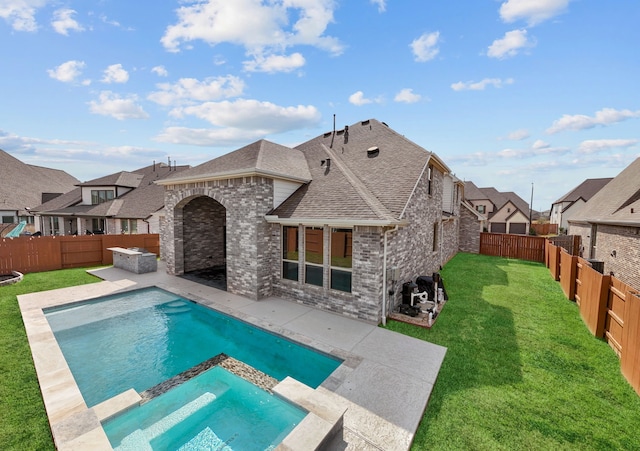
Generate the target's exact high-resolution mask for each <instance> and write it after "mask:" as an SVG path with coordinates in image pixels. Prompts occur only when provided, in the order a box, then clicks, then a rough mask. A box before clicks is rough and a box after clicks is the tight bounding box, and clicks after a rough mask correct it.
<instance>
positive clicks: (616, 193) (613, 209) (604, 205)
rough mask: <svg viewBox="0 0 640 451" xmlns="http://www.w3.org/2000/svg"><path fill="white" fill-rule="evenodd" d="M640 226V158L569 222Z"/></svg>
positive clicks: (599, 192) (598, 193) (590, 200)
mask: <svg viewBox="0 0 640 451" xmlns="http://www.w3.org/2000/svg"><path fill="white" fill-rule="evenodd" d="M580 221H586V222H593V223H602V224H619V225H629V226H634V227H637V226H640V158H637V159H636V160H635V161H634V162H632V163H631V164H630V165H629V166H627V167H626V168H625V169H624V170H623V171H622V172H621V173H620V174H618V175H617V176H616V177H614V178H613V180H611V181H610V182H609V183H607V184H606V185H605V186H604V187H603V188H602V189H601V190H600V191H598V192H597V193H596V194H594V196H593V197H592V198H591V199H589V200H588V201H587V203H586V204H585V205H584V208H583V209H582V211H581V212H580V214H579V215H577V216H576V217H574V218H573V219H570V220H569V222H580Z"/></svg>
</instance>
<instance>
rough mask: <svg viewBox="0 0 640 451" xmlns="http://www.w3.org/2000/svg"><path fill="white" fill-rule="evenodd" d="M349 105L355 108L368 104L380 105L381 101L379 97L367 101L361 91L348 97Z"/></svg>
mask: <svg viewBox="0 0 640 451" xmlns="http://www.w3.org/2000/svg"><path fill="white" fill-rule="evenodd" d="M349 103H351V104H353V105H356V106H362V105H367V104H369V103H382V99H381V98H380V97H378V98H375V99H367V98H366V97H365V96H364V93H363V92H362V91H356V92H354V93H353V94H351V95H350V96H349Z"/></svg>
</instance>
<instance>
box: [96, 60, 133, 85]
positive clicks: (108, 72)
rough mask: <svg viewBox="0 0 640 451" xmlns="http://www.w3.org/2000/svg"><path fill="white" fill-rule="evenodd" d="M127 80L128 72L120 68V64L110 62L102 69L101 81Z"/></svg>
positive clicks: (119, 81) (115, 81) (117, 81)
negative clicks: (109, 64)
mask: <svg viewBox="0 0 640 451" xmlns="http://www.w3.org/2000/svg"><path fill="white" fill-rule="evenodd" d="M128 80H129V72H127V71H126V70H125V69H123V68H122V64H112V65H111V66H109V67H107V68H106V69H105V70H104V77H102V80H100V81H101V82H102V83H126V82H127V81H128Z"/></svg>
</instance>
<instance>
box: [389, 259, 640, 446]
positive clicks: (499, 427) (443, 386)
mask: <svg viewBox="0 0 640 451" xmlns="http://www.w3.org/2000/svg"><path fill="white" fill-rule="evenodd" d="M441 275H442V277H443V280H444V283H445V287H446V289H447V293H448V295H449V301H448V302H447V304H446V305H445V308H444V310H443V312H442V313H441V316H440V317H439V318H438V320H437V322H436V323H435V326H434V327H433V328H432V329H431V330H426V329H423V328H419V327H416V326H411V325H408V324H405V323H400V322H395V321H391V322H390V323H389V324H388V327H389V328H390V329H392V330H395V331H398V332H401V333H403V334H406V335H411V336H414V337H416V338H420V339H423V340H426V341H430V342H433V343H437V344H440V345H443V346H446V347H447V348H448V351H447V354H446V357H445V360H444V362H443V365H442V368H441V371H440V374H439V376H438V380H437V382H436V384H435V387H434V390H433V392H432V395H431V399H430V400H429V404H428V406H427V410H426V412H425V415H424V418H423V420H422V422H421V424H420V427H419V429H418V432H417V435H416V437H415V440H414V443H413V447H412V450H423V449H424V450H426V449H429V450H463V449H464V450H467V449H472V450H518V449H522V450H598V451H602V450H638V449H640V429H639V427H640V397H638V395H637V394H636V393H635V391H634V390H633V389H632V388H631V386H630V385H629V384H628V383H627V381H626V380H625V379H624V377H623V376H622V375H621V373H620V362H619V360H618V358H617V357H616V355H615V354H614V352H613V351H612V350H611V348H610V347H609V346H608V345H607V344H606V343H605V342H604V341H602V340H599V339H596V338H594V337H593V336H592V335H590V334H589V332H588V330H587V328H586V327H585V325H584V324H583V322H582V320H581V318H580V313H579V310H578V307H577V306H576V305H575V304H574V303H573V302H570V301H569V300H567V299H566V298H565V297H564V295H563V293H562V290H561V288H560V286H559V284H558V283H557V282H555V281H553V279H552V277H551V276H550V274H549V270H548V269H547V268H545V267H544V265H542V264H537V263H530V262H524V261H519V260H507V259H502V258H496V257H488V256H482V255H475V254H458V255H457V256H456V257H455V258H453V259H452V260H451V261H450V262H449V263H448V264H447V265H446V267H445V268H444V269H443V270H442V271H441ZM408 358H410V356H408Z"/></svg>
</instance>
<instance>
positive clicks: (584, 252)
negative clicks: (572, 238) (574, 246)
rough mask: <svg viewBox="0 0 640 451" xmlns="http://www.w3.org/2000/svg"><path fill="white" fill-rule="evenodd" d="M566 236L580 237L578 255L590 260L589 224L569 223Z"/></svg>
mask: <svg viewBox="0 0 640 451" xmlns="http://www.w3.org/2000/svg"><path fill="white" fill-rule="evenodd" d="M567 235H580V240H581V241H580V242H581V243H582V244H581V245H580V253H579V256H580V257H582V258H591V257H590V254H589V252H590V249H591V224H579V223H570V224H569V231H568V233H567Z"/></svg>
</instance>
